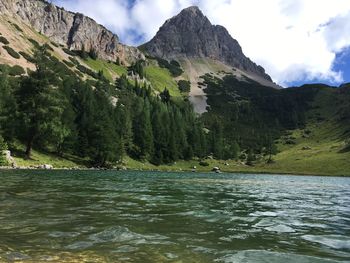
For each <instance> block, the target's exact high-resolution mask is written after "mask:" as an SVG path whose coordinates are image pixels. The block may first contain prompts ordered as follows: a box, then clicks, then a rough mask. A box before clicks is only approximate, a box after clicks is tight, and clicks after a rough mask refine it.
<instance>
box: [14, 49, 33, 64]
mask: <svg viewBox="0 0 350 263" xmlns="http://www.w3.org/2000/svg"><path fill="white" fill-rule="evenodd" d="M18 53H19V54H21V56H22V57H24V58H25V59H26V60H27V61H28V62H31V63H34V62H35V61H34V59H33V58H32V57H31V56H30V55H29V54H27V53H25V52H23V51H20V52H18Z"/></svg>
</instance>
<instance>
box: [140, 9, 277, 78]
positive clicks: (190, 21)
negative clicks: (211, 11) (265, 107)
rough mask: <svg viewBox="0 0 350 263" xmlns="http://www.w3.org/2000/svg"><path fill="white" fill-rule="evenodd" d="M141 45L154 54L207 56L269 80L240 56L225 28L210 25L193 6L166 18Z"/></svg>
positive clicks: (159, 55) (180, 56) (241, 54)
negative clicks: (149, 38)
mask: <svg viewBox="0 0 350 263" xmlns="http://www.w3.org/2000/svg"><path fill="white" fill-rule="evenodd" d="M143 47H144V49H145V50H146V51H147V52H148V53H149V54H150V55H152V56H155V57H161V58H164V59H176V58H183V57H184V58H210V59H213V60H218V61H220V62H223V63H225V64H227V65H230V66H232V67H235V68H238V69H240V70H243V71H245V72H248V73H250V74H254V75H256V76H258V77H262V78H263V79H266V80H268V81H272V80H271V77H270V76H269V75H267V74H266V73H265V70H264V68H262V67H261V66H259V65H257V64H255V63H254V62H253V61H251V60H250V59H249V58H247V57H246V56H245V55H244V53H243V51H242V48H241V46H240V45H239V43H238V41H237V40H235V39H233V38H232V37H231V35H230V34H229V32H228V31H227V30H226V28H224V27H223V26H218V25H212V24H211V22H210V21H209V19H208V18H207V17H206V16H205V15H204V14H203V13H202V11H201V10H200V9H199V8H198V7H197V6H191V7H188V8H186V9H184V10H182V11H181V12H180V13H179V14H178V15H177V16H174V17H173V18H171V19H169V20H167V21H166V22H165V23H164V25H163V26H162V27H161V28H160V29H159V31H158V33H157V34H156V36H155V37H154V38H153V39H152V40H151V41H150V42H148V43H146V44H145V45H144V46H143Z"/></svg>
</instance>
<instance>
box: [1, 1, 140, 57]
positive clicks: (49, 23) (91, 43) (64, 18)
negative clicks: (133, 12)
mask: <svg viewBox="0 0 350 263" xmlns="http://www.w3.org/2000/svg"><path fill="white" fill-rule="evenodd" d="M0 14H4V15H9V16H13V17H17V18H19V19H21V20H22V21H23V22H24V23H26V24H28V25H30V26H32V27H33V28H34V29H35V30H36V31H38V32H40V33H42V34H43V35H46V36H47V37H49V38H50V39H51V40H53V41H55V42H57V43H59V44H62V45H66V46H68V47H69V48H70V49H77V50H80V49H82V47H83V46H84V48H85V50H87V51H89V50H91V49H94V50H96V51H97V52H98V54H99V57H100V58H103V59H106V60H113V61H114V60H115V59H116V58H117V57H119V58H120V59H121V60H122V61H125V62H127V63H130V62H132V61H135V60H137V59H140V58H143V55H142V53H141V52H140V51H139V50H138V49H137V48H134V47H128V46H125V45H123V44H121V43H120V42H119V39H118V36H116V35H115V34H113V33H112V32H110V31H109V30H107V29H106V28H105V27H103V26H101V25H99V24H97V23H96V22H95V21H94V20H92V19H91V18H89V17H86V16H84V15H82V14H79V13H72V12H68V11H66V10H64V9H63V8H59V7H57V6H55V5H53V4H50V3H47V2H45V1H42V0H0Z"/></svg>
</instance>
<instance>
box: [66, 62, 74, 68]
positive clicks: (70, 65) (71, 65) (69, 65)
mask: <svg viewBox="0 0 350 263" xmlns="http://www.w3.org/2000/svg"><path fill="white" fill-rule="evenodd" d="M63 63H64V64H66V65H67V66H68V67H70V68H72V67H74V66H75V65H74V64H73V63H72V62H69V61H67V60H63Z"/></svg>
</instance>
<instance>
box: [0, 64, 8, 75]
mask: <svg viewBox="0 0 350 263" xmlns="http://www.w3.org/2000/svg"><path fill="white" fill-rule="evenodd" d="M9 70H10V67H9V66H8V65H5V64H0V72H1V73H4V72H9Z"/></svg>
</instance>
